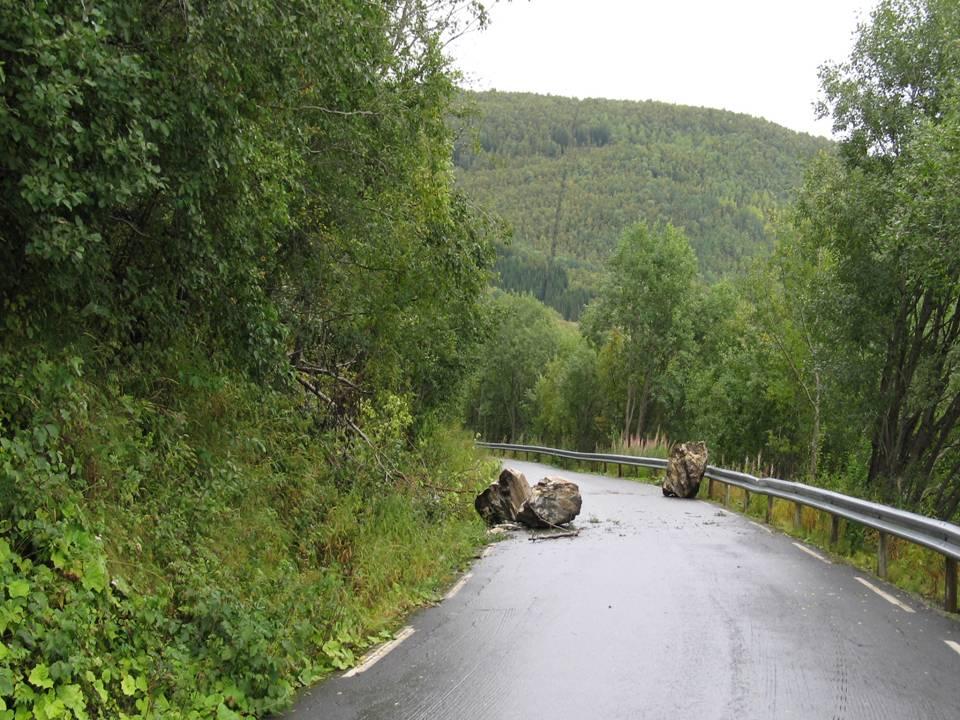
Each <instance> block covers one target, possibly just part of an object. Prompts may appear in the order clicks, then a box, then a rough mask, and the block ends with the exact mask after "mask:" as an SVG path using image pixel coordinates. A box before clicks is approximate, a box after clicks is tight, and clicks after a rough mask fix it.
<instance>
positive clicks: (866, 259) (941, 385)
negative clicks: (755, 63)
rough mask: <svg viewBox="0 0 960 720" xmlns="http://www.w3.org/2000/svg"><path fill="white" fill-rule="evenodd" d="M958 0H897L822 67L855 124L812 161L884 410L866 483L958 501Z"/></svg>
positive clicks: (835, 109)
mask: <svg viewBox="0 0 960 720" xmlns="http://www.w3.org/2000/svg"><path fill="white" fill-rule="evenodd" d="M958 36H960V6H958V5H957V4H956V3H955V2H949V1H944V0H888V1H885V2H882V3H880V5H879V6H878V7H877V9H876V10H875V11H874V13H873V15H872V18H871V22H870V23H869V24H867V25H864V26H863V27H862V28H861V29H860V31H859V35H858V38H857V41H856V45H855V47H854V50H853V53H852V55H851V57H850V59H849V61H848V62H846V63H842V64H839V65H835V66H827V67H825V68H824V69H823V70H822V72H821V78H822V84H823V90H824V96H825V99H824V104H823V112H824V113H826V112H830V113H832V115H833V118H834V127H835V128H836V129H837V130H838V131H840V132H842V133H843V134H844V135H845V139H844V141H843V142H842V144H841V149H840V153H839V157H837V158H836V159H830V158H825V159H823V160H821V161H820V162H819V163H818V164H817V165H816V166H815V167H814V169H813V171H812V173H811V175H810V178H809V180H808V182H807V186H806V190H805V191H804V194H803V197H802V202H801V205H800V211H801V212H800V217H801V220H802V224H801V231H802V232H803V234H804V237H805V241H806V242H808V243H810V244H811V245H813V246H815V247H823V248H826V249H828V250H829V251H830V252H831V253H832V254H833V255H834V256H835V258H836V263H837V266H836V276H837V280H838V288H839V290H840V295H841V297H842V298H844V302H846V301H847V300H849V302H850V304H849V306H848V307H847V308H846V309H847V310H848V312H846V313H845V318H846V321H845V322H844V323H843V324H842V325H841V329H842V332H843V334H844V336H845V337H846V339H847V340H848V341H849V342H850V343H851V344H852V345H853V346H854V347H855V348H856V349H857V350H858V351H859V353H860V354H861V358H862V369H863V371H862V373H861V375H860V381H861V383H862V392H863V393H864V397H865V398H866V407H867V408H868V409H869V413H870V415H871V416H872V418H873V419H872V422H871V425H872V427H871V430H870V434H871V458H870V465H869V473H868V482H869V483H871V484H872V485H873V486H874V487H875V488H876V490H877V491H878V492H879V493H880V494H881V495H882V496H883V497H885V498H887V499H895V500H899V501H901V502H905V503H908V504H910V505H917V504H919V503H921V502H922V501H926V502H928V503H929V507H930V509H932V510H933V511H934V512H936V513H938V514H940V515H942V516H944V517H948V516H951V515H952V514H953V513H955V512H956V510H957V508H958V504H960V484H958V482H957V480H956V477H957V471H958V470H960V453H958V451H957V440H958V437H957V423H958V420H960V382H958V371H960V367H958V364H957V363H958V360H960V355H958V352H957V349H958V347H960V346H958V341H960V312H958V310H960V255H958V250H957V248H958V247H960V242H958V238H957V237H956V228H957V227H958V225H957V224H956V219H957V215H956V208H957V204H956V197H957V196H956V184H955V182H956V181H955V178H956V172H957V169H958V160H957V156H958V154H957V152H958V151H957V147H958V145H957V138H958V132H960V125H958V114H957V110H956V108H957V84H956V78H957V77H958V74H960V46H958V45H957V42H956V38H957V37H958Z"/></svg>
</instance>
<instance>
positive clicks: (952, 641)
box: [944, 640, 960, 655]
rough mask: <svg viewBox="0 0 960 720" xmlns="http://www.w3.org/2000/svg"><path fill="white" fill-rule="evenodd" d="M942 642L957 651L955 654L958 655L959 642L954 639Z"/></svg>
mask: <svg viewBox="0 0 960 720" xmlns="http://www.w3.org/2000/svg"><path fill="white" fill-rule="evenodd" d="M944 642H945V643H946V644H947V645H949V646H950V647H952V648H953V649H954V650H956V651H957V654H958V655H960V643H958V642H957V641H955V640H944Z"/></svg>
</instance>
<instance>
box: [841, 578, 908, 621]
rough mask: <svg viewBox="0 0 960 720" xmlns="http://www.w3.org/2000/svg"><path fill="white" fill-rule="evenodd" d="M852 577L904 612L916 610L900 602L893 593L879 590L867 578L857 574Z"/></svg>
mask: <svg viewBox="0 0 960 720" xmlns="http://www.w3.org/2000/svg"><path fill="white" fill-rule="evenodd" d="M854 577H855V578H856V580H857V582H859V583H860V584H862V585H865V586H866V587H868V588H870V589H871V590H873V591H874V592H875V593H876V594H877V595H879V596H880V597H882V598H883V599H884V600H886V601H887V602H888V603H890V604H891V605H896V606H897V607H898V608H900V609H901V610H903V611H905V612H908V613H912V612H916V610H914V609H913V608H912V607H910V606H909V605H907V604H906V603H904V602H901V601H900V600H898V599H897V598H895V597H894V596H893V595H891V594H890V593H888V592H884V591H883V590H881V589H880V588H878V587H877V586H876V585H874V584H873V583H871V582H869V581H867V580H864V579H863V578H862V577H860V576H859V575H857V576H854Z"/></svg>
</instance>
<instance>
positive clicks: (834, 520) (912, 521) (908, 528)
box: [477, 442, 960, 613]
mask: <svg viewBox="0 0 960 720" xmlns="http://www.w3.org/2000/svg"><path fill="white" fill-rule="evenodd" d="M477 445H478V446H479V447H483V448H487V449H489V450H500V451H504V452H513V453H525V454H526V455H527V457H528V458H529V456H530V455H537V456H547V457H559V458H566V459H569V460H577V461H580V462H587V463H597V464H599V463H603V464H604V465H617V466H618V469H619V473H618V474H622V470H623V466H625V465H626V466H632V467H644V468H651V469H654V470H663V469H665V468H666V467H667V461H666V460H664V459H662V458H645V457H634V456H632V455H613V454H603V453H582V452H575V451H573V450H562V449H559V448H548V447H540V446H536V445H514V444H509V443H488V442H478V443H477ZM706 477H707V479H708V481H709V482H710V490H711V494H712V484H713V482H721V483H724V484H725V485H726V486H727V487H728V488H729V487H731V486H733V487H738V488H741V489H743V490H744V491H745V495H744V507H746V505H747V504H748V503H749V501H750V495H751V494H756V495H764V496H766V498H767V513H766V520H767V522H768V523H769V522H770V517H771V513H772V511H773V501H774V499H781V500H786V501H789V502H792V503H793V504H794V508H795V513H796V517H797V519H798V521H797V523H796V524H797V525H798V526H799V524H800V523H799V516H800V511H801V508H803V507H804V506H806V507H811V508H815V509H817V510H820V511H822V512H825V513H828V514H829V515H830V518H831V531H830V543H831V544H836V542H837V541H838V535H839V531H840V519H841V518H842V519H845V520H848V521H852V522H856V523H859V524H861V525H863V526H865V527H868V528H872V529H874V530H876V531H877V532H878V533H879V537H880V542H879V543H878V546H877V575H879V576H880V577H881V578H886V576H887V557H888V551H887V539H888V537H889V536H891V535H892V536H894V537H899V538H903V539H904V540H907V541H909V542H912V543H916V544H917V545H921V546H923V547H926V548H929V549H931V550H934V551H936V552H938V553H940V554H941V555H942V556H943V558H944V564H945V573H944V577H945V584H946V586H945V588H944V608H945V609H946V610H947V612H952V613H955V612H957V562H958V561H960V527H958V526H957V525H954V524H952V523H948V522H944V521H942V520H934V519H933V518H928V517H926V516H924V515H918V514H916V513H912V512H908V511H906V510H898V509H897V508H892V507H888V506H886V505H881V504H879V503H874V502H870V501H868V500H862V499H860V498H855V497H851V496H849V495H844V494H842V493H838V492H833V491H831V490H824V489H823V488H818V487H813V486H811V485H804V484H803V483H797V482H789V481H787V480H779V479H777V478H758V477H754V476H753V475H748V474H746V473H741V472H736V471H733V470H725V469H723V468H718V467H714V466H713V465H709V466H707V472H706Z"/></svg>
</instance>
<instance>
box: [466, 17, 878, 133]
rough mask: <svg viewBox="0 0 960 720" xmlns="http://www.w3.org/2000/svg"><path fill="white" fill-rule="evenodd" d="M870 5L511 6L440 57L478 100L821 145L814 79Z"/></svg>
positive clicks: (822, 127) (847, 43) (844, 50)
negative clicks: (700, 113) (647, 104)
mask: <svg viewBox="0 0 960 720" xmlns="http://www.w3.org/2000/svg"><path fill="white" fill-rule="evenodd" d="M875 4H876V0H803V1H801V2H797V1H796V0H659V1H656V0H654V1H651V0H632V1H631V0H513V2H509V3H505V2H502V1H501V2H500V3H497V4H496V5H494V6H493V7H492V8H490V10H491V17H492V19H493V22H492V24H491V25H490V27H489V28H488V29H487V30H486V31H484V32H475V33H471V34H469V35H466V36H464V37H463V38H460V39H459V40H457V41H456V42H455V43H454V44H453V45H452V46H451V47H450V48H449V50H450V51H451V53H452V54H453V56H454V58H455V59H456V62H457V66H458V67H459V68H460V70H461V71H463V73H464V74H465V75H466V78H467V83H466V85H467V87H470V88H472V89H475V90H487V89H493V88H495V89H497V90H514V91H527V92H536V93H541V94H551V95H565V96H570V97H580V98H585V97H604V98H616V99H624V100H648V99H649V100H662V101H664V102H670V103H680V104H683V105H695V106H704V107H714V108H724V109H726V110H733V111H735V112H743V113H748V114H750V115H757V116H760V117H764V118H766V119H768V120H772V121H773V122H775V123H778V124H780V125H784V126H786V127H789V128H792V129H794V130H800V131H804V132H809V133H814V134H819V135H825V136H829V135H830V121H829V119H827V120H820V121H817V120H815V119H814V111H813V103H814V101H815V100H816V99H817V97H818V90H819V86H818V80H817V68H818V67H819V66H820V65H821V64H823V63H824V62H826V61H828V60H829V61H840V60H845V59H846V58H847V56H848V55H849V53H850V49H851V48H852V45H853V40H852V36H853V32H854V30H855V29H856V26H857V21H858V20H863V21H867V20H869V13H870V10H871V8H873V6H874V5H875Z"/></svg>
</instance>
